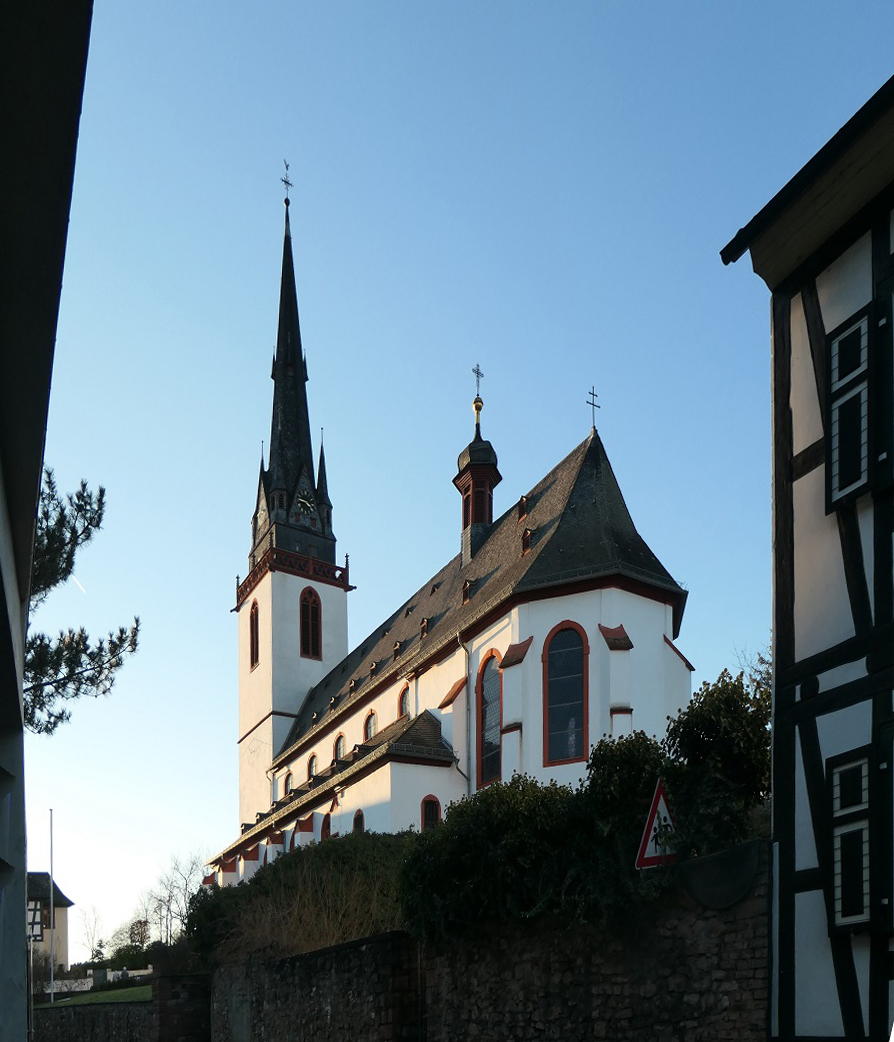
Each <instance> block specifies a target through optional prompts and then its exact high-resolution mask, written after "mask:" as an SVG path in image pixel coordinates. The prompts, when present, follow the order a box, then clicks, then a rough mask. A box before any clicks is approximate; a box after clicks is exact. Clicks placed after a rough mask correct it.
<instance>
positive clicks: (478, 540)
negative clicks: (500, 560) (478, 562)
mask: <svg viewBox="0 0 894 1042" xmlns="http://www.w3.org/2000/svg"><path fill="white" fill-rule="evenodd" d="M483 407H484V402H483V401H482V400H481V396H480V395H478V394H476V395H475V400H474V401H473V402H472V409H473V411H474V413H475V436H474V438H473V439H472V440H471V441H470V442H469V444H468V445H467V446H466V447H465V448H464V449H463V450H462V452H461V453H460V454H459V458H458V459H457V461H456V466H457V471H458V473H457V475H456V477H455V478H454V479H453V484H454V485H455V486H456V488H457V490H458V491H459V494H460V495H461V496H462V560H463V564H464V565H466V564H468V563H469V561H471V559H472V558H473V557H474V556H475V554H476V553H477V552H478V550H479V548H480V547H481V545H482V543H483V542H484V541H485V539H487V537H488V535H490V530H491V526H492V524H493V520H494V489H495V488H496V486H497V485H499V483H500V482H501V481H502V480H503V479H502V476H501V475H500V472H499V470H498V469H497V454H496V452H495V451H494V447H493V445H491V443H490V442H489V441H485V440H484V438H482V437H481V410H482V409H483Z"/></svg>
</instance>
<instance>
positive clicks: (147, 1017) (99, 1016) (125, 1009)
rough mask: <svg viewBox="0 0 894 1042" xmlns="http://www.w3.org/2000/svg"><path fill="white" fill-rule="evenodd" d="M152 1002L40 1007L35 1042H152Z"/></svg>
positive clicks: (37, 1014) (35, 1012)
mask: <svg viewBox="0 0 894 1042" xmlns="http://www.w3.org/2000/svg"><path fill="white" fill-rule="evenodd" d="M155 1025H156V1021H155V1006H154V1005H153V1003H151V1002H97V1003H96V1004H94V1005H88V1006H65V1005H64V1004H60V1005H56V1004H54V1005H53V1006H37V1007H35V1010H34V1042H151V1040H152V1039H154V1038H155V1037H156V1033H155Z"/></svg>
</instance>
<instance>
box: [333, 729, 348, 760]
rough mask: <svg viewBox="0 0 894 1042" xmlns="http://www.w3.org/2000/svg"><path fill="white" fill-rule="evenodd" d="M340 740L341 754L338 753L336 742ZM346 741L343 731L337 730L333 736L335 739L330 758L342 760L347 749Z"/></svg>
mask: <svg viewBox="0 0 894 1042" xmlns="http://www.w3.org/2000/svg"><path fill="white" fill-rule="evenodd" d="M339 742H341V743H342V745H341V756H339V755H338V743H339ZM347 747H348V746H347V741H346V739H345V735H344V732H343V731H339V732H338V734H337V735H336V736H335V741H334V742H333V743H332V759H333V760H343V759H344V758H345V751H346V750H347Z"/></svg>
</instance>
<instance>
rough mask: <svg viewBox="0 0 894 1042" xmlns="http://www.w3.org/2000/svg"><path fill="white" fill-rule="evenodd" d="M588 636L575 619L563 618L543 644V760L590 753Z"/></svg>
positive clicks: (570, 759)
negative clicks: (564, 619)
mask: <svg viewBox="0 0 894 1042" xmlns="http://www.w3.org/2000/svg"><path fill="white" fill-rule="evenodd" d="M589 653H590V647H589V644H588V642H587V636H586V634H585V633H584V631H583V629H581V627H580V626H578V624H577V623H576V622H568V621H566V622H560V623H559V625H558V626H556V627H555V628H554V629H553V630H552V631H551V632H550V634H549V636H548V637H547V638H546V642H545V644H544V646H543V763H544V766H546V765H548V764H554V763H571V762H574V761H576V760H584V759H586V756H587V716H588V706H587V660H588V658H589Z"/></svg>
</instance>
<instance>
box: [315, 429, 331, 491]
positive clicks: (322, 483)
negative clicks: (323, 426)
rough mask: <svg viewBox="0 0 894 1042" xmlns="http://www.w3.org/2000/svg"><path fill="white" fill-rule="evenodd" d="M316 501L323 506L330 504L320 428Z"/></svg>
mask: <svg viewBox="0 0 894 1042" xmlns="http://www.w3.org/2000/svg"><path fill="white" fill-rule="evenodd" d="M317 502H318V503H320V504H321V505H323V506H327V507H331V506H332V500H331V499H330V498H329V486H328V484H327V482H326V455H325V453H324V452H323V432H322V430H321V431H320V465H319V466H318V467H317Z"/></svg>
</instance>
